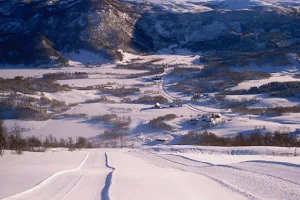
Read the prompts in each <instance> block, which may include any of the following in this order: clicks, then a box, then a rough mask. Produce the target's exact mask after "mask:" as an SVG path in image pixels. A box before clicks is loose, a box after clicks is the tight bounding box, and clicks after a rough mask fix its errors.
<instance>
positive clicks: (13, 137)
mask: <svg viewBox="0 0 300 200" xmlns="http://www.w3.org/2000/svg"><path fill="white" fill-rule="evenodd" d="M22 131H23V130H22V128H21V127H20V126H19V125H18V124H15V125H14V126H13V127H12V130H11V131H10V132H7V130H6V128H5V126H4V124H3V120H0V155H1V156H2V155H3V153H4V149H8V150H12V151H15V153H17V154H22V152H23V151H45V149H47V148H57V147H62V148H69V149H70V150H73V149H75V148H79V149H81V148H91V147H92V145H91V143H90V142H89V141H88V140H87V139H86V138H84V137H78V138H77V140H76V141H74V140H73V138H72V137H68V138H67V139H64V138H61V139H59V140H58V139H57V138H55V137H53V136H52V135H49V136H46V137H45V138H44V140H43V139H42V138H40V137H36V136H31V137H27V138H23V137H22V135H21V133H22Z"/></svg>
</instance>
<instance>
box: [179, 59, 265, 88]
mask: <svg viewBox="0 0 300 200" xmlns="http://www.w3.org/2000/svg"><path fill="white" fill-rule="evenodd" d="M269 77H270V74H268V73H265V72H251V71H245V72H237V71H230V68H229V67H227V66H223V65H222V64H219V63H218V64H210V65H207V66H205V67H204V68H203V69H202V70H201V71H199V73H194V75H193V76H192V77H189V78H187V79H184V80H181V81H179V82H178V83H177V84H176V85H174V88H175V89H177V90H179V91H180V92H184V93H189V92H191V91H193V92H196V93H203V92H220V91H224V90H225V89H227V88H229V87H233V86H236V85H237V84H238V83H241V82H243V81H245V80H257V79H263V78H269Z"/></svg>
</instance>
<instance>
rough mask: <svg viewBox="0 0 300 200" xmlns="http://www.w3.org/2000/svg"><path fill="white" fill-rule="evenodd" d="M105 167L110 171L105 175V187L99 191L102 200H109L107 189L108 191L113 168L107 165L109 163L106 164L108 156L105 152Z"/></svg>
mask: <svg viewBox="0 0 300 200" xmlns="http://www.w3.org/2000/svg"><path fill="white" fill-rule="evenodd" d="M105 166H106V167H107V168H108V169H111V172H109V174H108V175H107V177H106V179H105V186H104V188H103V189H102V191H101V199H102V200H110V197H109V189H110V186H111V184H112V176H113V172H114V171H115V168H114V167H111V166H110V165H109V163H108V156H107V153H106V152H105Z"/></svg>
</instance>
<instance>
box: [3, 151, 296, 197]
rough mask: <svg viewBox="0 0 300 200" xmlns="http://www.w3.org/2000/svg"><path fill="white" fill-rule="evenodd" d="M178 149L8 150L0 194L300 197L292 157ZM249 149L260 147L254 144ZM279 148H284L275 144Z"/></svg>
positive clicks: (294, 163)
mask: <svg viewBox="0 0 300 200" xmlns="http://www.w3.org/2000/svg"><path fill="white" fill-rule="evenodd" d="M184 149H185V153H184V152H183V151H182V150H183V148H177V147H175V146H173V147H172V148H160V147H153V149H145V150H128V149H122V150H112V149H102V150H100V149H97V150H96V149H92V150H81V151H75V152H66V151H65V150H53V151H50V152H46V153H27V152H25V153H24V155H14V154H11V153H10V152H9V151H7V152H6V153H5V154H4V157H2V158H0V163H1V165H0V175H1V179H0V199H2V200H8V199H12V200H21V199H24V200H25V199H26V200H28V199H32V200H35V199H36V200H40V199H49V200H52V199H53V200H54V199H65V200H69V199H70V200H77V199H78V200H79V199H87V200H90V199H93V200H96V199H102V200H106V199H122V200H123V199H132V200H138V199H149V200H150V199H163V200H168V199H170V200H176V199H199V198H200V199H208V200H217V199H228V200H231V199H264V200H271V199H272V200H277V199H278V200H281V199H287V200H295V199H299V198H300V187H299V184H300V183H299V179H298V177H299V175H300V171H299V165H300V160H299V157H278V156H263V155H225V153H223V154H222V153H219V154H217V153H214V150H215V151H218V149H217V148H216V149H214V148H211V149H210V150H208V151H205V149H202V151H203V152H202V151H201V148H200V151H199V148H198V152H197V151H196V149H194V148H193V147H185V148H184ZM193 149H194V150H193ZM227 150H229V151H232V152H234V149H230V148H228V149H227ZM249 150H251V151H253V152H262V151H261V149H260V148H255V147H252V148H249ZM270 150H272V149H270ZM280 150H282V151H285V149H280V148H277V151H280ZM179 152H181V153H179ZM224 152H225V151H224ZM244 152H246V151H244ZM248 152H250V151H248Z"/></svg>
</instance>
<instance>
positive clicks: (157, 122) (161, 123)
mask: <svg viewBox="0 0 300 200" xmlns="http://www.w3.org/2000/svg"><path fill="white" fill-rule="evenodd" d="M176 117H177V116H176V115H174V114H168V115H165V116H161V117H157V118H154V119H152V120H150V122H149V124H150V125H151V126H152V128H156V129H162V130H167V131H173V128H172V126H170V125H169V124H167V123H166V122H165V121H170V120H173V119H175V118H176Z"/></svg>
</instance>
